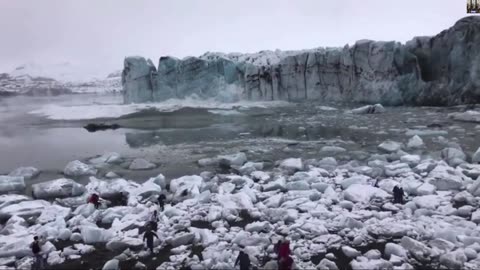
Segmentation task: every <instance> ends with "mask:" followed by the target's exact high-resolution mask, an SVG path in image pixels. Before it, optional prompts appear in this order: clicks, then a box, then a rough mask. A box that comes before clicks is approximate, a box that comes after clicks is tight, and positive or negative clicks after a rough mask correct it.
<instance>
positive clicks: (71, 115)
mask: <svg viewBox="0 0 480 270" xmlns="http://www.w3.org/2000/svg"><path fill="white" fill-rule="evenodd" d="M288 104H289V103H288V102H285V101H269V102H261V101H258V102H253V101H240V102H234V103H223V102H219V101H215V100H198V99H195V98H186V99H169V100H167V101H164V102H161V103H144V104H97V105H78V106H61V105H55V104H50V105H45V106H43V107H42V108H40V109H38V110H34V111H31V112H30V113H31V114H36V115H40V116H44V117H47V118H48V119H52V120H88V119H96V118H118V117H121V116H124V115H128V114H132V113H135V112H139V111H142V110H150V109H153V110H157V111H159V112H173V111H176V110H179V109H181V108H200V109H208V110H209V111H210V112H211V113H214V114H221V115H236V114H239V113H241V112H239V110H242V109H246V108H266V107H275V106H286V105H288Z"/></svg>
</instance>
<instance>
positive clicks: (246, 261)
mask: <svg viewBox="0 0 480 270" xmlns="http://www.w3.org/2000/svg"><path fill="white" fill-rule="evenodd" d="M239 263H240V270H248V269H250V257H248V254H247V253H245V252H243V251H242V250H240V253H239V254H238V257H237V260H236V261H235V266H237V264H239Z"/></svg>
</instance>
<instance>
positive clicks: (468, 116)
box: [448, 110, 480, 123]
mask: <svg viewBox="0 0 480 270" xmlns="http://www.w3.org/2000/svg"><path fill="white" fill-rule="evenodd" d="M448 117H449V118H452V119H454V120H457V121H463V122H473V123H480V112H477V111H472V110H468V111H466V112H457V113H450V114H449V115H448Z"/></svg>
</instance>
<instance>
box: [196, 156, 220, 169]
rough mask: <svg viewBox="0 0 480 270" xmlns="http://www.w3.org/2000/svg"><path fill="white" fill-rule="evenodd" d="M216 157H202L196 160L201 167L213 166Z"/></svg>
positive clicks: (216, 160) (215, 162)
mask: <svg viewBox="0 0 480 270" xmlns="http://www.w3.org/2000/svg"><path fill="white" fill-rule="evenodd" d="M218 160H219V159H218V158H202V159H199V160H198V161H197V163H198V165H199V166H201V167H205V166H215V165H217V164H218Z"/></svg>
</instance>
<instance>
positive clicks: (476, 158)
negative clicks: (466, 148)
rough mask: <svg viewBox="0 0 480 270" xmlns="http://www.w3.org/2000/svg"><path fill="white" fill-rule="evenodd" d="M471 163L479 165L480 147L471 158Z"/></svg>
mask: <svg viewBox="0 0 480 270" xmlns="http://www.w3.org/2000/svg"><path fill="white" fill-rule="evenodd" d="M472 163H480V147H479V148H478V149H477V151H476V152H475V153H474V154H473V156H472Z"/></svg>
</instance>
